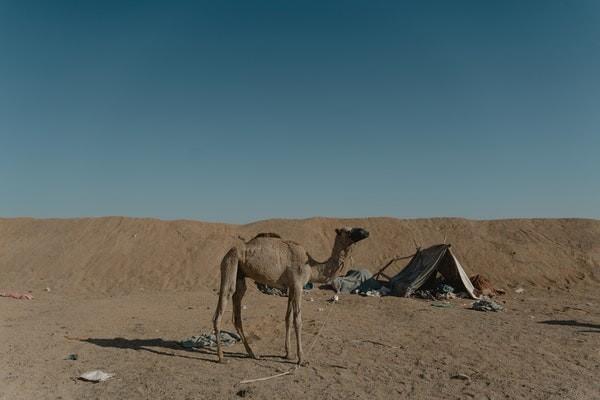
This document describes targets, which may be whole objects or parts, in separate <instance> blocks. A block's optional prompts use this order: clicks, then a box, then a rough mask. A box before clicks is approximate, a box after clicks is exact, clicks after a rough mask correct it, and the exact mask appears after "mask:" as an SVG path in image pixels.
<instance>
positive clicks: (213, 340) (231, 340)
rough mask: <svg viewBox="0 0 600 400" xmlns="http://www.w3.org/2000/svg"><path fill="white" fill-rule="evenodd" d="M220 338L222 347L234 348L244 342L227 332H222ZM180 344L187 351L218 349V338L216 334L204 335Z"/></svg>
mask: <svg viewBox="0 0 600 400" xmlns="http://www.w3.org/2000/svg"><path fill="white" fill-rule="evenodd" d="M219 337H220V339H221V345H223V346H232V345H234V344H236V343H237V342H239V341H240V340H242V339H241V338H240V337H239V336H238V335H237V334H235V333H233V332H227V331H221V332H220V335H219ZM179 344H181V346H182V347H185V348H186V349H192V348H202V347H216V346H217V337H216V336H215V334H214V333H204V334H202V335H199V336H192V337H189V338H186V339H183V340H182V341H181V342H179Z"/></svg>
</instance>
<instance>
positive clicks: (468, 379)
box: [450, 374, 471, 381]
mask: <svg viewBox="0 0 600 400" xmlns="http://www.w3.org/2000/svg"><path fill="white" fill-rule="evenodd" d="M450 379H461V380H463V381H470V380H471V377H470V376H469V375H465V374H454V375H452V376H451V377H450Z"/></svg>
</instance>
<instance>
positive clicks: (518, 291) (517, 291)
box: [515, 287, 525, 293]
mask: <svg viewBox="0 0 600 400" xmlns="http://www.w3.org/2000/svg"><path fill="white" fill-rule="evenodd" d="M524 291H525V289H523V288H522V287H520V288H516V289H515V293H523V292H524Z"/></svg>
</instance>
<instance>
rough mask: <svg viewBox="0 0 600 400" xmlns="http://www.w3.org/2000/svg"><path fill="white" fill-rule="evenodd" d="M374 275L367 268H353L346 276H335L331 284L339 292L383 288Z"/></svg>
mask: <svg viewBox="0 0 600 400" xmlns="http://www.w3.org/2000/svg"><path fill="white" fill-rule="evenodd" d="M372 276H373V274H371V273H370V272H369V271H368V270H366V269H356V270H354V269H351V270H350V271H348V273H346V275H345V276H338V277H335V278H333V280H332V281H331V286H333V288H334V289H335V291H336V292H339V293H352V292H353V291H355V290H358V291H359V292H362V291H365V292H366V291H367V290H376V289H379V288H381V283H379V282H377V281H376V280H375V279H372Z"/></svg>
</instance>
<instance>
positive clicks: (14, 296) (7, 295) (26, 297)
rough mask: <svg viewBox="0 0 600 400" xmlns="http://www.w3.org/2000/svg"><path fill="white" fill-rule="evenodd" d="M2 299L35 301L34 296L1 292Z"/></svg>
mask: <svg viewBox="0 0 600 400" xmlns="http://www.w3.org/2000/svg"><path fill="white" fill-rule="evenodd" d="M0 297H10V298H12V299H17V300H33V296H32V295H31V294H29V293H19V292H0Z"/></svg>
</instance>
